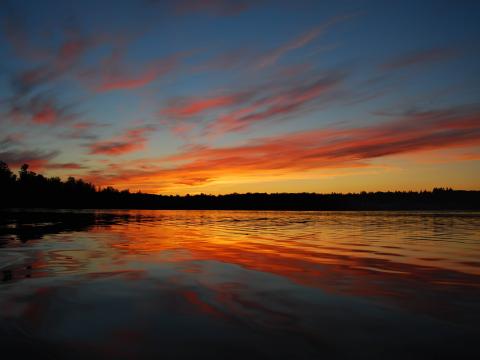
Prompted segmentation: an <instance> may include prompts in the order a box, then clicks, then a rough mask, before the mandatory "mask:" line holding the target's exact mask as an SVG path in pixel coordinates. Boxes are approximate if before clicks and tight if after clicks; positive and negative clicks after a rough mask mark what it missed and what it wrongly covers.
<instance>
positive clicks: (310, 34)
mask: <svg viewBox="0 0 480 360" xmlns="http://www.w3.org/2000/svg"><path fill="white" fill-rule="evenodd" d="M352 16H353V15H344V16H338V17H335V18H333V19H331V20H329V21H327V22H325V23H324V24H321V25H318V26H316V27H314V28H312V29H310V30H309V31H307V32H305V33H303V34H302V35H300V36H298V37H297V38H295V39H293V40H290V41H288V42H287V43H285V44H283V45H281V46H279V47H277V48H276V49H273V50H272V51H270V52H269V53H267V54H265V55H264V56H262V57H261V58H260V60H259V62H258V64H257V67H258V68H263V67H266V66H269V65H273V64H275V63H276V62H277V61H278V60H279V59H280V58H281V57H283V56H284V55H286V54H287V53H289V52H291V51H293V50H297V49H300V48H302V47H305V46H307V45H308V44H310V43H311V42H312V41H314V40H315V39H316V38H317V37H319V36H320V35H321V34H323V33H324V32H325V31H327V30H328V29H329V28H330V27H331V26H333V25H335V24H336V23H338V22H340V21H342V20H346V19H348V18H351V17H352Z"/></svg>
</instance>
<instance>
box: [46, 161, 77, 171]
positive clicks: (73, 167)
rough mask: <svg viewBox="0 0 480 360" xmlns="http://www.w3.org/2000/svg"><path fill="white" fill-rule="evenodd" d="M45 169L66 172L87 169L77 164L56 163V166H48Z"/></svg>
mask: <svg viewBox="0 0 480 360" xmlns="http://www.w3.org/2000/svg"><path fill="white" fill-rule="evenodd" d="M45 168H47V169H64V170H81V169H86V167H85V166H83V165H81V164H77V163H72V162H70V163H54V164H46V165H45Z"/></svg>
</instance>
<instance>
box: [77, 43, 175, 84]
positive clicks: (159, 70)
mask: <svg viewBox="0 0 480 360" xmlns="http://www.w3.org/2000/svg"><path fill="white" fill-rule="evenodd" d="M183 55H184V54H175V55H172V56H170V57H167V58H165V59H161V60H154V61H151V62H150V63H148V64H144V65H142V66H138V70H132V68H131V67H130V66H127V65H126V64H125V62H124V59H123V58H124V57H125V49H124V47H123V46H120V47H114V48H113V49H112V51H111V53H110V55H109V56H108V57H106V58H105V59H104V60H103V61H102V63H101V65H100V67H99V68H98V69H93V70H90V71H88V72H86V73H84V74H83V77H84V78H86V79H87V81H89V82H91V83H93V88H94V90H95V91H96V92H107V91H113V90H132V89H137V88H141V87H144V86H146V85H148V84H150V83H151V82H153V81H155V80H157V79H158V78H159V77H161V76H163V75H166V74H168V73H170V72H171V71H173V70H174V69H175V68H176V65H177V63H178V59H179V57H180V56H183Z"/></svg>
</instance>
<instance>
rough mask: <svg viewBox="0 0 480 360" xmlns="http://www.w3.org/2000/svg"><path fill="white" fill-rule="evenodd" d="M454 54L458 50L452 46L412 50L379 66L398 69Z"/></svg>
mask: <svg viewBox="0 0 480 360" xmlns="http://www.w3.org/2000/svg"><path fill="white" fill-rule="evenodd" d="M456 55H458V51H455V50H454V49H452V48H432V49H427V50H418V51H412V52H410V53H408V54H404V55H401V56H398V57H396V58H393V59H391V60H389V61H387V62H385V63H383V64H382V65H381V66H380V68H381V69H383V70H399V69H403V68H406V67H411V66H418V65H423V64H431V63H435V62H439V61H443V60H447V59H450V58H452V57H455V56H456Z"/></svg>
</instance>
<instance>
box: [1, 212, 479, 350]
mask: <svg viewBox="0 0 480 360" xmlns="http://www.w3.org/2000/svg"><path fill="white" fill-rule="evenodd" d="M0 216H1V218H0V270H1V273H0V276H1V277H2V278H3V281H2V282H0V345H1V347H0V352H1V353H2V356H3V354H6V353H10V352H13V353H14V354H17V355H27V354H29V355H32V356H34V358H35V359H42V358H52V359H57V358H59V359H64V358H65V359H85V358H86V357H90V358H112V359H138V358H145V359H160V358H162V359H169V358H171V359H184V358H185V359H190V358H206V359H246V358H253V359H278V358H285V359H321V358H325V359H332V358H339V359H344V358H345V359H349V358H351V359H356V358H368V359H372V358H373V359H374V358H378V359H386V358H398V359H408V358H413V359H436V358H462V357H465V356H466V354H467V353H468V351H469V350H471V349H476V348H477V344H478V340H479V338H480V331H479V325H478V324H479V323H480V213H458V212H457V213H417V212H401V213H399V212H367V213H365V212H256V211H255V212H242V211H98V212H88V211H79V212H32V213H20V212H3V213H0Z"/></svg>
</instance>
